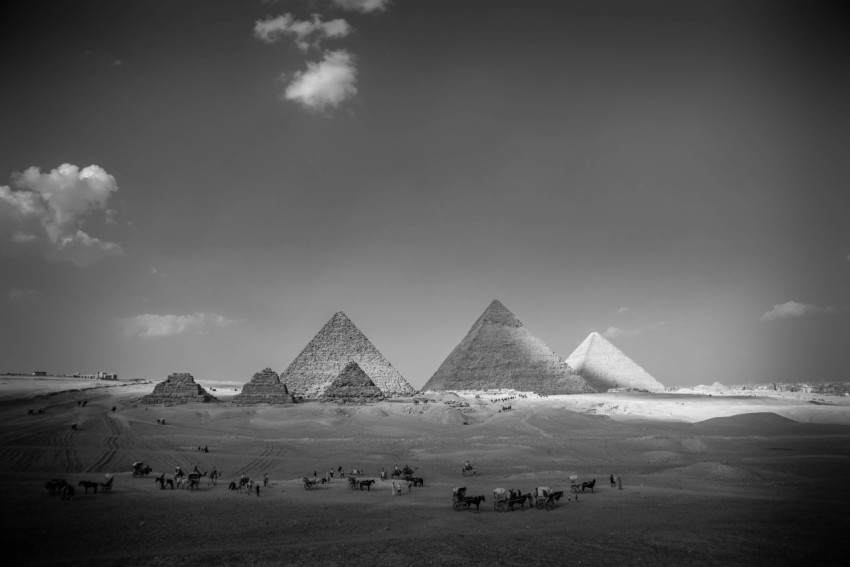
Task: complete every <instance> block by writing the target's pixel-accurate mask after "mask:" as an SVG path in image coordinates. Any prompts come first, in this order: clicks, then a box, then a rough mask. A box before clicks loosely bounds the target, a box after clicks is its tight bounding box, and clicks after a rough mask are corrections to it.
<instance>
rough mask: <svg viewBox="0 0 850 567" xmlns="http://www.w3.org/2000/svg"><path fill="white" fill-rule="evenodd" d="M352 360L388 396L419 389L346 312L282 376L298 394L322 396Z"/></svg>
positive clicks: (333, 320) (294, 392) (405, 394)
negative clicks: (385, 356) (408, 381)
mask: <svg viewBox="0 0 850 567" xmlns="http://www.w3.org/2000/svg"><path fill="white" fill-rule="evenodd" d="M349 362H356V363H357V364H358V365H359V366H360V368H361V369H362V370H363V371H364V372H365V373H366V375H367V376H369V378H370V379H371V380H372V382H374V383H375V385H376V386H377V387H378V388H380V389H381V391H382V392H383V393H384V395H385V396H409V395H411V394H413V393H414V391H415V390H414V389H413V387H412V386H411V385H410V384H408V383H407V380H405V379H404V378H403V377H402V376H401V374H399V372H398V370H396V369H395V368H393V366H392V364H390V363H389V361H387V359H386V358H384V356H383V355H382V354H381V353H380V352H378V349H376V348H375V347H374V345H373V344H372V343H371V342H369V339H367V338H366V336H365V335H364V334H363V333H362V332H360V329H358V328H357V327H356V326H354V323H352V322H351V319H349V318H348V317H347V316H346V315H345V313H343V312H342V311H340V312H338V313H336V314H335V315H334V316H333V317H331V319H330V321H328V322H327V323H326V324H325V326H324V327H322V328H321V330H319V332H318V333H317V334H316V336H315V337H313V340H311V341H310V342H309V343H308V344H307V346H306V347H304V350H302V351H301V353H300V354H299V355H298V356H297V357H296V358H295V360H293V361H292V363H291V364H290V365H289V367H287V369H286V370H284V371H283V373H282V374H281V375H280V379H281V381H282V382H284V383H286V385H287V387H288V388H289V391H290V392H291V393H292V394H293V395H294V396H301V397H304V398H318V397H319V396H320V395H322V393H324V391H325V389H326V388H327V387H328V386H330V384H331V382H333V381H334V380H335V379H336V378H337V377H338V376H339V375H340V372H342V371H343V369H344V368H345V367H346V365H347V364H348V363H349Z"/></svg>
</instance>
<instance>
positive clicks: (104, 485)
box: [100, 474, 115, 494]
mask: <svg viewBox="0 0 850 567" xmlns="http://www.w3.org/2000/svg"><path fill="white" fill-rule="evenodd" d="M114 478H115V477H113V476H112V475H111V474H108V475H106V482H101V483H100V492H101V493H102V494H106V493H107V492H112V480H113V479H114Z"/></svg>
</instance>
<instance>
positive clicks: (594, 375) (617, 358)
mask: <svg viewBox="0 0 850 567" xmlns="http://www.w3.org/2000/svg"><path fill="white" fill-rule="evenodd" d="M567 364H569V365H570V366H572V367H573V368H575V370H576V372H578V373H579V374H581V376H582V377H583V378H584V379H585V380H587V382H588V383H589V384H590V385H591V386H593V387H594V388H596V389H597V390H599V391H600V392H604V391H605V390H607V389H608V388H640V389H642V390H649V391H651V392H654V391H659V390H663V389H664V385H663V384H662V383H661V382H659V381H658V380H656V379H655V378H653V377H652V376H651V375H650V374H649V373H648V372H647V371H646V370H644V369H643V368H641V367H640V366H639V365H638V364H637V363H636V362H635V361H633V360H632V359H631V358H629V357H628V356H626V355H625V354H624V353H623V351H621V350H620V349H618V348H617V347H615V346H614V345H613V344H611V343H610V341H608V339H606V338H605V337H603V336H602V335H600V334H599V333H597V332H593V333H590V334H589V335H588V336H587V338H586V339H584V342H582V343H581V344H580V345H579V346H578V348H577V349H575V351H573V353H572V354H571V355H570V356H569V358H567Z"/></svg>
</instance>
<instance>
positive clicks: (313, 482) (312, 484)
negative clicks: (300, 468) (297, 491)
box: [301, 476, 321, 490]
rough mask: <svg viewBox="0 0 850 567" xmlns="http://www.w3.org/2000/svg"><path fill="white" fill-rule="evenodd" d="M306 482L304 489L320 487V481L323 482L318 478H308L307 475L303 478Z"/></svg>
mask: <svg viewBox="0 0 850 567" xmlns="http://www.w3.org/2000/svg"><path fill="white" fill-rule="evenodd" d="M301 480H302V481H303V482H304V490H313V489H314V488H318V486H319V483H320V482H321V481H320V480H319V479H318V478H316V477H313V478H307V477H306V476H305V477H303V478H302V479H301Z"/></svg>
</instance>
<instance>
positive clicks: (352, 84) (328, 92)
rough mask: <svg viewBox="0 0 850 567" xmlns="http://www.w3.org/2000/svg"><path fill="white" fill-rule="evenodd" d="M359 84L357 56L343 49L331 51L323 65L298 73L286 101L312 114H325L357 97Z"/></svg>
mask: <svg viewBox="0 0 850 567" xmlns="http://www.w3.org/2000/svg"><path fill="white" fill-rule="evenodd" d="M356 83H357V69H356V67H355V65H354V56H353V55H351V54H350V53H348V52H347V51H345V50H344V49H340V50H337V51H328V52H326V53H325V55H324V58H323V59H322V61H319V62H318V63H312V62H310V63H307V70H306V71H299V72H297V73H295V75H294V76H293V78H292V80H291V81H290V82H289V85H287V87H286V90H285V92H284V97H285V98H286V99H288V100H292V101H294V102H297V103H299V104H301V105H302V106H303V107H305V108H307V109H309V110H313V111H322V110H326V109H328V108H336V107H338V106H339V105H340V104H342V103H343V102H344V101H346V100H347V99H349V98H352V97H353V96H355V95H356V94H357V86H356Z"/></svg>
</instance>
